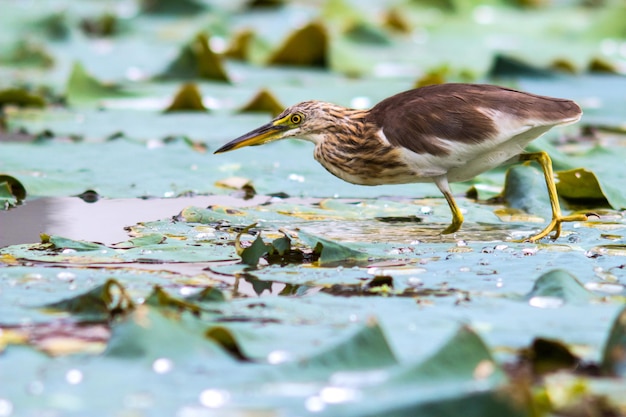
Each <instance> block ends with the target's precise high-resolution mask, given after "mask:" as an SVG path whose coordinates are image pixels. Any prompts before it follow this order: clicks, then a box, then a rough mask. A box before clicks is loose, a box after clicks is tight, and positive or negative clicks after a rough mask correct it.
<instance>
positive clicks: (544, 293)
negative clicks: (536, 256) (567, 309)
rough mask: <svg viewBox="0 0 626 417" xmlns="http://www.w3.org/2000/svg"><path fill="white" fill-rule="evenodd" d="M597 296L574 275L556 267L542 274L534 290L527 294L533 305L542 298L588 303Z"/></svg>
mask: <svg viewBox="0 0 626 417" xmlns="http://www.w3.org/2000/svg"><path fill="white" fill-rule="evenodd" d="M594 298H596V296H595V295H594V294H592V293H591V292H589V291H587V289H585V287H584V285H582V284H581V283H580V281H578V280H577V279H576V277H575V276H574V275H572V274H571V273H569V272H568V271H566V270H563V269H555V270H552V271H550V272H546V273H545V274H543V275H541V276H540V277H539V278H537V280H536V281H535V285H534V286H533V288H532V290H531V291H530V292H529V293H528V294H526V299H527V300H529V302H530V303H531V305H534V304H536V303H538V302H539V301H540V300H541V299H558V300H561V301H560V302H561V303H563V302H566V303H587V302H589V301H591V300H593V299H594Z"/></svg>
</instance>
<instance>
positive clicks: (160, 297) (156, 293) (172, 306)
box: [145, 285, 202, 315]
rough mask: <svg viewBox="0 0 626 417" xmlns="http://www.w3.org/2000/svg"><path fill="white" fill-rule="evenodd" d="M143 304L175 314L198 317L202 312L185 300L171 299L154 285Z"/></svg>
mask: <svg viewBox="0 0 626 417" xmlns="http://www.w3.org/2000/svg"><path fill="white" fill-rule="evenodd" d="M145 304H146V305H150V306H154V307H162V308H167V309H169V310H173V311H176V312H177V313H181V312H184V311H186V312H189V313H191V314H194V315H199V314H200V313H201V312H202V309H201V308H200V307H198V306H197V305H195V304H193V303H190V302H189V301H186V300H181V299H178V298H175V297H172V296H171V295H169V294H168V293H167V292H165V291H164V290H163V288H161V287H160V286H159V285H156V286H155V287H154V289H153V290H152V293H151V294H150V295H149V296H148V297H146V301H145Z"/></svg>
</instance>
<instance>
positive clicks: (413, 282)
mask: <svg viewBox="0 0 626 417" xmlns="http://www.w3.org/2000/svg"><path fill="white" fill-rule="evenodd" d="M406 284H407V285H408V286H409V287H420V286H422V285H423V284H424V283H423V282H422V280H421V279H419V278H418V277H409V279H407V280H406Z"/></svg>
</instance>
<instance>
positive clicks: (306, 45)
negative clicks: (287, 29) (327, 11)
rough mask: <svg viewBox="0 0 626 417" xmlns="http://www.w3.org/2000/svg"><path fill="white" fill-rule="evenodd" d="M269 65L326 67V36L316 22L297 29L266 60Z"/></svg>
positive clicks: (320, 25)
mask: <svg viewBox="0 0 626 417" xmlns="http://www.w3.org/2000/svg"><path fill="white" fill-rule="evenodd" d="M268 64H269V65H296V66H310V67H323V68H325V67H327V66H328V64H329V63H328V34H327V32H326V28H325V27H324V26H323V25H322V24H321V23H317V22H313V23H309V24H308V25H306V26H304V27H303V28H301V29H298V30H297V31H295V32H294V33H292V34H291V36H289V37H288V38H287V40H285V42H284V43H283V45H282V46H281V47H280V48H278V50H276V51H275V52H274V53H273V54H272V56H271V57H270V58H269V60H268Z"/></svg>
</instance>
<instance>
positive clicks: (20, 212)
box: [0, 196, 268, 247]
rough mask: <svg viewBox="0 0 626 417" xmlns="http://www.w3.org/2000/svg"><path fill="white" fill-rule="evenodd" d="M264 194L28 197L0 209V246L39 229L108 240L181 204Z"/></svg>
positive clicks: (33, 236) (35, 237) (32, 239)
mask: <svg viewBox="0 0 626 417" xmlns="http://www.w3.org/2000/svg"><path fill="white" fill-rule="evenodd" d="M267 198H268V197H265V198H263V197H259V198H258V199H259V201H246V202H244V201H243V200H241V199H237V198H232V197H228V196H199V197H180V198H175V199H148V200H141V199H115V200H107V199H100V200H98V201H97V202H96V203H94V204H89V203H86V202H85V201H83V200H81V199H80V198H77V197H46V198H39V199H35V200H28V201H26V203H24V204H23V205H21V206H19V207H17V208H15V209H13V210H9V211H0V247H3V246H8V245H16V244H21V243H37V242H39V241H40V238H39V235H40V234H41V233H46V234H49V235H61V236H63V237H66V238H69V239H75V240H87V241H90V242H100V243H104V244H112V243H117V242H121V241H124V240H127V239H128V235H127V234H126V231H125V230H124V227H126V226H132V225H135V224H137V223H139V222H147V221H153V220H161V219H165V218H168V217H172V216H175V215H177V214H178V213H179V212H180V211H181V210H182V209H183V208H185V207H189V206H199V207H206V206H209V205H211V204H223V205H230V206H241V205H242V204H246V205H251V204H252V205H254V204H260V203H263V202H264V201H265V200H264V199H267Z"/></svg>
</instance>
